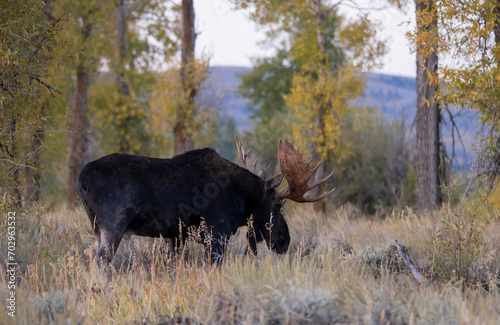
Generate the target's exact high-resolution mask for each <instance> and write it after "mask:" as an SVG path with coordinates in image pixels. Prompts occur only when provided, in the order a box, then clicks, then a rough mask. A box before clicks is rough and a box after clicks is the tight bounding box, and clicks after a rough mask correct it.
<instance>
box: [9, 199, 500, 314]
mask: <svg viewBox="0 0 500 325" xmlns="http://www.w3.org/2000/svg"><path fill="white" fill-rule="evenodd" d="M3 210H4V211H6V210H7V208H6V207H5V206H3ZM286 215H287V220H288V224H289V227H290V232H291V237H292V239H291V243H290V247H289V250H288V252H287V253H286V254H284V255H275V254H273V253H271V252H270V251H269V250H268V249H267V247H266V245H265V243H261V244H259V252H258V255H257V256H255V257H250V256H247V255H245V249H246V237H245V232H244V231H245V229H244V228H242V229H240V231H239V232H238V234H237V235H236V236H234V237H233V238H231V240H230V242H229V249H228V251H227V254H226V257H225V261H224V263H223V265H222V266H221V267H214V266H211V265H210V264H209V263H207V262H206V260H205V258H204V255H203V251H202V246H201V245H199V244H197V243H196V242H194V241H190V242H189V244H188V245H187V246H188V247H187V252H188V253H187V254H184V256H181V257H175V256H174V255H172V253H171V248H170V247H169V245H168V244H166V243H165V241H163V240H162V239H152V238H142V237H137V236H132V238H131V239H130V240H125V241H123V242H122V244H121V245H120V248H119V250H118V253H117V255H116V257H115V259H114V260H113V266H112V271H109V272H106V271H103V270H102V269H99V268H98V267H97V266H96V265H95V263H93V262H92V257H93V254H94V252H95V248H96V244H95V242H94V237H93V234H92V231H91V227H90V224H89V221H88V219H87V216H86V214H85V212H84V211H83V209H77V210H75V211H74V212H68V211H66V210H64V209H60V210H58V211H45V210H44V209H42V208H36V209H32V210H31V211H28V212H23V213H18V214H17V215H16V236H17V237H16V251H15V252H16V262H17V263H18V265H19V266H18V268H17V270H16V288H15V294H16V313H15V315H16V317H15V318H13V317H10V316H8V314H7V313H6V312H2V313H0V324H160V323H161V324H334V323H338V324H500V290H499V288H500V286H499V285H500V277H499V267H500V251H499V249H498V248H499V245H498V244H499V243H500V214H499V213H498V212H495V211H490V210H486V209H482V208H480V207H477V206H476V205H474V204H467V205H462V206H458V207H450V206H449V205H446V204H445V205H443V207H442V208H441V209H440V210H438V211H436V212H435V213H434V214H433V215H429V214H423V215H419V214H416V213H414V212H413V211H412V210H411V209H409V208H406V209H403V210H395V211H392V212H389V213H387V215H385V216H378V217H373V216H366V215H363V214H362V213H360V212H359V211H358V210H357V209H356V208H354V207H352V206H342V207H340V208H338V209H336V210H334V211H332V212H330V213H328V215H326V216H324V217H319V216H316V215H315V214H314V212H313V209H312V208H311V207H299V206H297V207H295V206H290V207H289V208H288V210H287V211H286ZM1 222H2V228H1V229H7V227H6V224H5V223H6V218H3V217H2V219H1ZM2 237H3V238H2V240H0V257H1V258H2V261H5V260H6V259H7V240H6V238H7V234H6V232H2ZM393 240H398V242H399V243H401V245H402V246H403V247H404V251H405V252H406V254H408V256H409V257H410V258H411V260H412V262H413V264H414V265H415V266H417V268H418V269H419V271H420V272H421V274H422V276H423V277H424V280H423V281H422V283H421V284H420V283H418V282H417V281H416V278H415V277H414V276H413V274H412V273H411V272H410V270H409V269H408V267H407V266H406V265H405V264H404V263H403V262H402V261H401V258H400V257H399V255H398V254H397V253H396V252H395V249H394V247H393V246H391V242H392V241H393ZM2 272H3V274H7V273H6V270H5V264H4V263H2ZM9 292H10V289H9V288H8V276H7V275H6V276H4V277H2V280H1V282H0V295H1V296H2V297H7V296H8V294H9ZM0 305H2V307H1V308H2V309H3V310H4V311H5V310H7V301H6V299H2V302H1V303H0Z"/></svg>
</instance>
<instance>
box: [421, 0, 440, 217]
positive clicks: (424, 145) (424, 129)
mask: <svg viewBox="0 0 500 325" xmlns="http://www.w3.org/2000/svg"><path fill="white" fill-rule="evenodd" d="M415 12H416V17H417V19H416V21H417V31H416V38H415V41H416V45H415V46H416V54H417V79H416V81H417V115H416V118H415V126H416V144H415V172H416V206H417V209H419V210H422V211H430V212H432V211H433V210H434V209H435V208H436V207H438V206H439V205H440V203H441V191H440V186H441V181H440V166H441V164H440V157H439V153H440V150H439V149H440V145H441V140H440V130H439V129H440V124H441V113H440V110H439V100H438V97H437V94H436V91H437V84H436V83H435V82H433V79H435V75H436V74H437V71H438V50H437V46H436V45H437V44H436V43H435V42H431V43H430V44H429V43H427V41H426V40H427V39H437V36H438V25H437V11H436V6H435V3H434V1H433V0H416V1H415Z"/></svg>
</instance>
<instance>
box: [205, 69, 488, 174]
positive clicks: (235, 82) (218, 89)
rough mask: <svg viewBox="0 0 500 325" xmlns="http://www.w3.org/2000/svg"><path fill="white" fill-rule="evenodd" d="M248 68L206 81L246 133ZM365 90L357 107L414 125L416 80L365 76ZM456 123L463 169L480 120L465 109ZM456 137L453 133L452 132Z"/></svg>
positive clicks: (448, 137)
mask: <svg viewBox="0 0 500 325" xmlns="http://www.w3.org/2000/svg"><path fill="white" fill-rule="evenodd" d="M251 70H252V69H251V68H248V67H231V66H215V67H211V68H210V77H209V80H208V82H207V85H208V88H209V90H210V92H212V93H214V92H215V93H216V94H217V96H218V97H219V98H220V99H221V104H220V106H221V108H222V109H223V112H224V114H225V115H226V116H227V117H230V118H232V119H233V120H234V121H235V123H236V126H237V128H238V129H239V130H248V129H250V128H251V127H252V124H253V121H252V119H251V113H252V112H251V110H250V109H249V101H248V100H247V99H246V98H244V97H242V96H241V95H240V94H239V93H238V87H239V85H240V83H241V79H240V76H241V75H242V74H245V73H248V72H250V71H251ZM365 81H366V88H365V90H364V93H363V96H362V97H361V98H360V99H359V100H358V104H359V105H367V106H371V107H376V108H377V109H379V110H380V111H381V112H382V113H383V114H384V115H385V116H386V117H387V121H389V122H395V121H401V120H404V121H405V124H406V125H407V126H408V128H411V127H412V126H413V120H414V118H415V114H416V102H417V94H416V82H415V78H409V77H402V76H393V75H385V74H378V73H368V74H367V76H366V80H365ZM451 112H452V114H453V115H456V117H455V123H456V124H457V125H458V127H459V129H460V130H461V133H462V140H463V142H464V147H465V152H464V150H463V148H462V146H461V145H460V144H459V143H458V138H456V139H455V141H456V143H455V155H456V157H457V161H456V164H457V165H460V166H462V167H464V166H466V165H467V163H468V162H470V161H471V159H473V153H472V152H471V145H472V143H473V141H474V137H475V132H476V130H477V129H478V126H479V121H478V119H477V113H475V112H472V111H467V110H459V111H458V110H453V109H452V110H451ZM444 117H445V122H444V129H443V131H442V133H443V137H444V140H445V143H446V146H447V152H448V153H449V154H450V155H451V152H452V132H451V123H450V121H449V116H448V113H447V112H445V114H444ZM455 137H456V132H455Z"/></svg>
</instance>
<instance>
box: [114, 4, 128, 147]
mask: <svg viewBox="0 0 500 325" xmlns="http://www.w3.org/2000/svg"><path fill="white" fill-rule="evenodd" d="M116 10H117V21H116V26H117V28H116V40H117V44H118V51H119V57H118V61H119V62H118V69H117V70H118V71H116V72H117V74H116V75H117V76H116V84H117V85H118V90H119V92H120V94H121V95H122V96H121V98H122V99H123V98H125V97H127V96H128V95H129V94H130V93H129V88H128V85H127V82H126V80H125V59H126V57H127V42H126V40H125V35H126V33H127V16H126V15H127V8H126V6H125V0H119V1H117V3H116ZM121 104H123V105H127V103H121ZM127 109H128V106H127ZM129 115H130V114H129V112H128V111H127V115H126V117H125V118H124V119H122V120H121V121H118V123H119V125H118V127H119V128H121V129H122V131H123V132H122V133H121V136H120V148H119V149H118V151H119V152H121V153H128V152H130V142H129V141H128V139H127V137H126V136H127V134H128V133H129V125H128V123H129V120H130V117H129Z"/></svg>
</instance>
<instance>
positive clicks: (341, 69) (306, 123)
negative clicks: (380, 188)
mask: <svg viewBox="0 0 500 325" xmlns="http://www.w3.org/2000/svg"><path fill="white" fill-rule="evenodd" d="M234 3H235V4H236V5H237V6H238V7H239V8H242V9H246V10H249V11H250V17H251V18H252V19H253V20H254V21H256V22H257V23H259V24H260V25H263V26H266V27H267V28H268V36H269V37H271V38H274V39H278V38H279V37H282V36H283V35H284V37H282V38H284V39H285V41H284V46H283V47H284V49H285V50H286V51H288V52H289V55H288V56H285V57H286V58H287V59H286V60H287V61H288V62H285V64H288V65H290V66H295V67H296V69H295V70H294V71H293V74H292V80H291V88H290V90H289V92H285V91H284V92H283V94H282V96H283V100H284V103H285V105H286V107H287V108H288V110H289V111H290V112H291V113H292V115H293V117H294V123H293V126H292V132H293V137H294V139H295V140H296V142H298V144H299V145H301V147H302V148H306V150H308V151H309V152H310V153H314V154H315V156H319V157H320V158H321V159H325V160H329V161H333V162H338V161H340V160H341V159H342V158H343V155H345V152H342V151H341V150H339V149H340V146H339V137H340V119H341V118H342V116H343V115H344V114H345V113H346V112H347V111H348V110H349V109H350V108H351V107H352V101H351V100H352V99H354V98H356V97H359V96H360V95H361V93H362V89H363V78H364V72H365V71H367V70H369V69H370V68H372V67H374V66H377V65H379V64H380V61H379V60H380V57H381V56H382V55H383V54H384V53H385V46H384V43H383V42H381V41H380V40H378V39H377V37H376V24H374V23H373V22H372V21H370V20H369V19H368V17H367V16H366V15H360V17H358V19H353V20H347V19H345V18H343V17H340V16H339V15H338V13H337V9H338V7H339V6H340V5H342V4H343V3H344V1H337V2H333V1H321V0H289V1H279V2H277V1H270V0H253V1H252V0H234ZM345 3H347V2H345ZM351 3H353V2H351V1H349V4H351ZM278 53H280V52H278ZM282 62H283V61H282ZM319 174H321V171H320V172H319V173H318V175H319ZM316 210H317V211H318V212H320V213H321V212H323V211H324V206H320V205H319V204H318V205H316Z"/></svg>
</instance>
